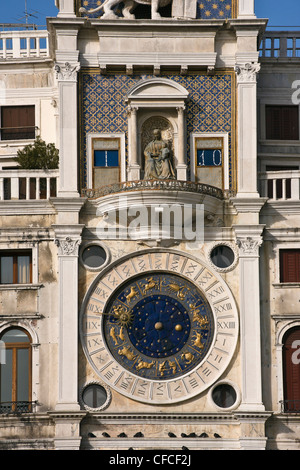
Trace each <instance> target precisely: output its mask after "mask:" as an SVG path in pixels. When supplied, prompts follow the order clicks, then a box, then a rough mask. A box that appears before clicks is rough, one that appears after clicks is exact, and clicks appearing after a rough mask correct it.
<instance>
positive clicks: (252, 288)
mask: <svg viewBox="0 0 300 470" xmlns="http://www.w3.org/2000/svg"><path fill="white" fill-rule="evenodd" d="M263 228H264V226H263V225H249V226H248V225H244V226H243V225H239V226H234V231H235V235H236V243H237V245H238V247H239V271H240V280H239V288H240V338H241V339H240V342H241V361H242V363H241V370H242V402H241V405H240V408H239V409H240V410H243V411H255V412H258V411H264V406H263V403H262V377H261V328H260V288H259V248H260V246H261V244H262V236H261V234H262V231H263Z"/></svg>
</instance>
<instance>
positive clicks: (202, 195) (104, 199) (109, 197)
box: [81, 180, 226, 246]
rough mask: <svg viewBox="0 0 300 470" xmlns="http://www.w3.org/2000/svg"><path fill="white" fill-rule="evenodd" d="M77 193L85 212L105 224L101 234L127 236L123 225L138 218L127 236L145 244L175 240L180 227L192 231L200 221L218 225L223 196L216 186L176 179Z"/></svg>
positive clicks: (126, 225) (118, 236) (221, 212)
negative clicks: (137, 226)
mask: <svg viewBox="0 0 300 470" xmlns="http://www.w3.org/2000/svg"><path fill="white" fill-rule="evenodd" d="M81 195H82V197H85V198H87V202H86V204H85V209H84V212H85V215H86V214H87V213H88V214H89V216H90V218H91V219H93V220H95V221H98V224H100V225H98V226H101V227H102V226H103V227H105V229H103V230H105V236H109V237H110V238H111V239H113V238H114V237H116V238H118V239H127V238H128V233H129V232H128V230H127V228H128V227H130V226H131V227H132V223H133V225H134V227H136V225H135V224H134V220H135V221H137V220H138V221H139V224H140V225H139V229H138V230H136V229H135V228H134V229H133V232H130V238H131V239H136V240H144V241H147V242H149V243H154V242H155V243H166V242H168V243H172V242H175V241H176V240H178V239H181V236H179V235H178V234H179V232H180V233H181V234H182V231H181V228H182V227H183V226H184V227H188V228H189V229H191V230H192V231H193V233H195V230H196V228H198V227H199V226H200V225H201V223H202V224H203V225H202V228H203V226H204V225H206V223H207V222H208V223H209V224H211V225H214V224H219V222H220V221H221V219H222V218H223V209H224V201H225V198H226V195H225V194H224V192H223V191H222V190H221V189H219V188H216V187H213V186H210V185H206V184H202V183H194V182H191V181H180V180H137V181H126V182H122V183H117V184H113V185H109V186H103V187H101V188H99V189H83V190H82V192H81ZM93 216H94V217H93ZM200 220H201V221H202V222H199V221H200ZM128 224H129V225H128ZM149 226H151V229H150V230H149ZM200 230H201V228H200ZM98 233H99V232H98ZM103 233H104V232H101V234H102V235H103ZM185 235H186V232H185ZM149 246H150V245H149Z"/></svg>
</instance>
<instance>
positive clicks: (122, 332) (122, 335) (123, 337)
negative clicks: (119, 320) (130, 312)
mask: <svg viewBox="0 0 300 470" xmlns="http://www.w3.org/2000/svg"><path fill="white" fill-rule="evenodd" d="M119 338H120V340H121V341H125V336H124V327H123V326H121V328H120V331H119Z"/></svg>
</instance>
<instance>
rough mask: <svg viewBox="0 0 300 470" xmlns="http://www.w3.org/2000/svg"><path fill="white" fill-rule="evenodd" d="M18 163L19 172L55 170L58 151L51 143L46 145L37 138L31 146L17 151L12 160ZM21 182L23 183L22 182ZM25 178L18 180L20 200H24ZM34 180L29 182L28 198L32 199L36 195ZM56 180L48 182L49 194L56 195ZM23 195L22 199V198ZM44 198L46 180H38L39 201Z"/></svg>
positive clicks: (57, 163)
mask: <svg viewBox="0 0 300 470" xmlns="http://www.w3.org/2000/svg"><path fill="white" fill-rule="evenodd" d="M14 160H15V161H16V162H17V163H18V169H20V170H44V171H45V172H47V171H48V170H56V169H57V168H58V165H59V151H58V149H57V148H56V147H55V145H54V144H53V143H49V144H47V143H46V142H45V141H44V140H42V139H41V137H40V136H38V137H37V138H36V139H35V141H34V143H33V144H29V145H26V146H25V147H24V148H23V149H20V150H18V152H17V156H16V157H15V159H14ZM22 180H23V181H22ZM25 185H26V182H25V178H20V188H19V194H20V198H25V197H26V196H25ZM35 185H36V179H35V178H33V179H31V181H30V193H31V195H30V198H33V199H34V196H33V197H32V195H34V194H35V193H36V186H35ZM55 185H56V180H55V179H51V180H50V194H51V195H55V193H56V188H55ZM22 195H23V197H22ZM45 198H46V178H45V177H41V178H40V199H45Z"/></svg>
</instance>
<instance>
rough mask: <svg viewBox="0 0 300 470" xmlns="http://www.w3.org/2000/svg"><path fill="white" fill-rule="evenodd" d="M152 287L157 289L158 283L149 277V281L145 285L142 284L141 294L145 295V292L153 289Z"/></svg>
mask: <svg viewBox="0 0 300 470" xmlns="http://www.w3.org/2000/svg"><path fill="white" fill-rule="evenodd" d="M153 287H156V288H157V287H158V283H157V281H154V280H153V277H150V278H149V279H147V284H144V291H143V294H144V295H145V294H146V293H147V291H148V290H151V289H153Z"/></svg>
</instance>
